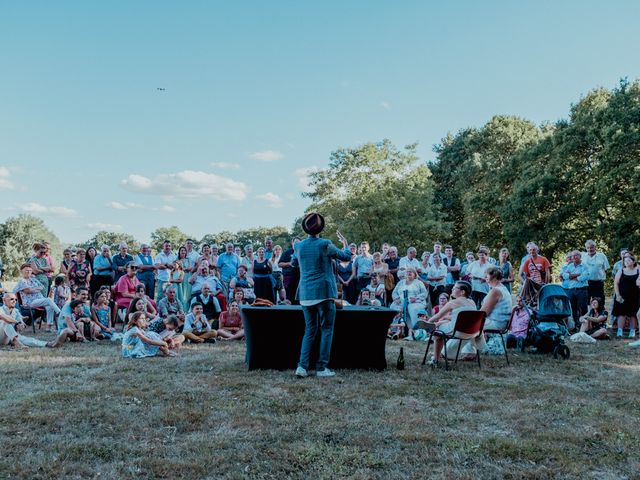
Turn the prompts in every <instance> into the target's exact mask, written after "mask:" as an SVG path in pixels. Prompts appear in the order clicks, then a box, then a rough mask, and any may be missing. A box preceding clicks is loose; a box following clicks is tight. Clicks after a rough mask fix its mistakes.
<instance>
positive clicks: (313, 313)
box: [298, 300, 336, 371]
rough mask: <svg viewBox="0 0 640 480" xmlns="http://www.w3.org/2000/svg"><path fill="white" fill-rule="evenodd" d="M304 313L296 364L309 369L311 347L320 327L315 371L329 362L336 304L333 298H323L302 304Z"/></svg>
mask: <svg viewBox="0 0 640 480" xmlns="http://www.w3.org/2000/svg"><path fill="white" fill-rule="evenodd" d="M302 311H303V313H304V321H305V328H304V337H303V338H302V348H301V349H300V361H299V362H298V366H300V367H302V368H304V369H305V370H308V369H309V357H310V355H311V349H312V348H313V343H314V341H315V339H316V335H317V333H318V327H319V328H320V351H319V352H318V361H317V362H316V371H321V370H324V369H325V368H326V367H327V364H328V363H329V356H330V355H331V342H332V340H333V322H334V320H335V318H336V304H335V303H334V301H333V300H325V301H323V302H320V303H317V304H316V305H311V306H303V307H302Z"/></svg>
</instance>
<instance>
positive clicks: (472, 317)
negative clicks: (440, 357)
mask: <svg viewBox="0 0 640 480" xmlns="http://www.w3.org/2000/svg"><path fill="white" fill-rule="evenodd" d="M486 318H487V314H486V313H485V312H483V311H480V310H463V311H461V312H460V313H458V317H457V319H456V326H455V328H454V330H453V332H451V333H445V332H441V331H440V330H437V329H436V330H433V331H432V332H431V335H429V341H428V342H427V350H426V351H425V352H424V358H423V359H422V365H424V364H425V363H427V355H428V354H429V348H430V347H431V342H432V340H433V337H434V336H435V337H440V338H442V340H443V341H444V365H445V369H446V370H449V359H448V356H447V341H449V340H460V343H459V344H458V351H457V352H456V359H455V362H454V363H458V357H459V356H460V349H461V348H462V340H473V339H475V338H477V337H479V336H480V335H482V329H483V328H484V321H485V320H486ZM460 335H464V336H460ZM476 358H477V359H478V368H482V367H481V365H480V352H477V354H476Z"/></svg>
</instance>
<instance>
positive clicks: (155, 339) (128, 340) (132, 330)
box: [122, 312, 176, 358]
mask: <svg viewBox="0 0 640 480" xmlns="http://www.w3.org/2000/svg"><path fill="white" fill-rule="evenodd" d="M127 326H128V329H127V332H126V333H125V334H124V337H123V338H122V356H123V357H124V358H144V357H155V356H156V355H158V353H160V354H161V355H164V356H167V357H175V356H176V353H175V352H172V351H171V350H169V345H168V344H167V342H165V341H164V340H162V338H161V337H160V335H158V334H157V333H155V332H150V331H148V332H145V329H146V328H147V326H148V324H147V315H146V314H145V313H144V312H135V313H134V314H132V315H131V319H130V320H129V324H128V325H127Z"/></svg>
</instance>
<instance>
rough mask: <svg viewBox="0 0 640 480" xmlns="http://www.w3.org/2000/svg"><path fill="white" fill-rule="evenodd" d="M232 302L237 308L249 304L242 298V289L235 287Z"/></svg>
mask: <svg viewBox="0 0 640 480" xmlns="http://www.w3.org/2000/svg"><path fill="white" fill-rule="evenodd" d="M233 301H234V302H236V303H237V304H238V305H239V306H242V305H250V303H249V302H248V301H247V298H246V297H245V296H244V288H238V287H236V288H235V289H234V290H233Z"/></svg>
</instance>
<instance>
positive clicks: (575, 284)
mask: <svg viewBox="0 0 640 480" xmlns="http://www.w3.org/2000/svg"><path fill="white" fill-rule="evenodd" d="M575 274H578V275H579V276H578V278H576V279H574V280H569V275H575ZM588 280H589V270H588V269H587V267H586V266H584V265H583V264H582V263H580V264H579V265H576V264H575V263H573V262H571V263H567V264H566V265H565V266H564V267H562V286H563V287H564V288H583V287H587V286H589V283H588Z"/></svg>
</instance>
